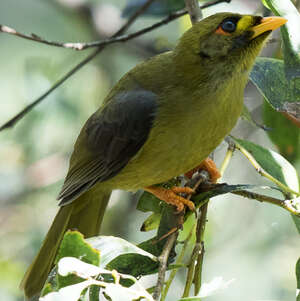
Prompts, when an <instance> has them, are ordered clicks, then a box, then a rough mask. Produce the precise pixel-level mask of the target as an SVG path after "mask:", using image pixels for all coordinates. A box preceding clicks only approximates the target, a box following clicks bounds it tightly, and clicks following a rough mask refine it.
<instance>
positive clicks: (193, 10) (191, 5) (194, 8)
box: [185, 0, 202, 24]
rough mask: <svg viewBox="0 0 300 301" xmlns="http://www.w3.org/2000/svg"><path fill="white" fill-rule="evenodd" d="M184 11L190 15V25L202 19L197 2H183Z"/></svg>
mask: <svg viewBox="0 0 300 301" xmlns="http://www.w3.org/2000/svg"><path fill="white" fill-rule="evenodd" d="M185 6H186V9H187V11H188V13H189V15H190V19H191V23H192V24H195V23H197V22H198V21H199V20H201V19H202V11H201V8H200V7H199V2H198V0H185Z"/></svg>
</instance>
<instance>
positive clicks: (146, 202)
mask: <svg viewBox="0 0 300 301" xmlns="http://www.w3.org/2000/svg"><path fill="white" fill-rule="evenodd" d="M136 209H137V210H140V211H142V212H149V211H150V212H154V213H160V212H161V211H162V209H163V207H162V206H161V200H159V199H158V198H157V197H156V196H155V195H153V194H152V193H150V192H147V191H145V192H144V193H143V194H142V195H141V197H140V198H139V201H138V204H137V206H136Z"/></svg>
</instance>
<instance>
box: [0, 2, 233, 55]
mask: <svg viewBox="0 0 300 301" xmlns="http://www.w3.org/2000/svg"><path fill="white" fill-rule="evenodd" d="M153 1H155V0H149V1H147V2H146V3H145V4H144V5H143V6H142V7H141V8H140V9H138V10H137V12H136V13H135V14H134V15H132V17H131V18H130V19H129V20H128V21H127V22H126V23H125V24H124V25H123V26H122V32H120V31H118V33H116V34H115V35H113V37H111V38H108V39H104V40H99V41H92V42H74V43H73V42H58V41H49V40H47V39H45V38H42V37H41V36H39V35H37V34H35V33H31V34H25V33H21V32H18V31H17V30H15V29H14V28H11V27H9V26H6V25H0V32H3V33H6V34H10V35H14V36H16V37H19V38H22V39H26V40H30V41H33V42H37V43H41V44H46V45H48V46H54V47H61V48H67V49H73V50H77V51H82V50H86V49H88V48H92V47H100V46H107V45H109V44H114V43H117V42H125V41H128V40H130V39H133V38H136V37H138V36H140V35H143V34H145V33H147V32H149V31H152V30H154V29H156V28H158V27H160V26H162V25H166V24H168V23H170V22H171V21H173V20H175V19H178V18H180V17H182V16H184V15H186V14H187V13H188V12H187V10H185V9H182V10H179V11H177V12H174V13H171V14H169V15H168V16H167V17H165V18H164V19H162V20H161V21H159V22H157V23H154V24H153V25H150V26H148V27H145V28H143V29H141V30H138V31H136V32H135V33H132V34H129V35H124V36H120V35H121V34H123V33H124V32H125V31H126V30H127V29H128V27H129V26H130V25H131V24H132V23H133V22H134V21H135V19H136V18H137V17H139V16H140V15H141V14H142V13H143V12H144V11H145V10H146V9H147V8H148V7H149V6H150V4H151V3H152V2H153ZM230 1H231V0H216V1H212V2H209V3H205V4H203V5H202V6H201V9H203V8H207V7H210V6H214V5H217V4H219V3H222V2H227V3H229V2H230ZM199 9H200V8H199Z"/></svg>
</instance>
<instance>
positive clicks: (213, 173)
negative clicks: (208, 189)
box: [184, 158, 221, 183]
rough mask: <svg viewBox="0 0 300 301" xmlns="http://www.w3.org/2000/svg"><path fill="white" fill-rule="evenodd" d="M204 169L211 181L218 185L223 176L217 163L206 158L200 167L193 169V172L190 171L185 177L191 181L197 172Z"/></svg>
mask: <svg viewBox="0 0 300 301" xmlns="http://www.w3.org/2000/svg"><path fill="white" fill-rule="evenodd" d="M203 169H204V170H206V171H207V172H208V173H209V175H210V180H211V181H212V182H213V183H216V182H217V180H218V179H219V178H220V177H221V174H220V172H219V170H218V168H217V166H216V164H215V162H214V161H213V160H212V159H210V158H206V159H205V160H204V161H202V163H201V164H200V165H199V166H197V167H195V168H193V169H192V170H190V171H188V172H187V173H185V174H184V175H185V176H186V177H187V178H189V179H191V178H192V176H193V174H194V173H195V172H197V171H198V170H203Z"/></svg>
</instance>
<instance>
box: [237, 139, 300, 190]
mask: <svg viewBox="0 0 300 301" xmlns="http://www.w3.org/2000/svg"><path fill="white" fill-rule="evenodd" d="M233 143H234V144H235V147H236V149H238V150H239V151H240V152H241V153H242V154H243V155H244V156H245V157H246V158H247V159H248V161H249V162H250V163H251V164H252V166H253V167H254V168H255V169H256V171H257V172H258V173H259V174H260V175H261V176H263V177H265V178H267V179H269V180H270V181H272V182H273V183H275V184H276V185H277V186H278V187H280V188H281V189H283V190H284V191H287V192H290V193H292V194H294V195H296V196H300V193H299V192H296V191H294V190H293V189H291V188H290V187H288V186H287V185H285V184H283V183H281V182H280V181H278V180H277V179H276V178H274V177H273V176H272V175H270V174H269V173H268V172H266V171H265V170H264V169H263V168H262V167H261V166H260V164H259V163H258V162H257V161H256V160H255V158H254V157H253V156H252V155H251V154H250V153H249V152H248V151H247V150H246V149H245V148H244V147H242V146H241V145H240V144H239V143H238V142H236V141H234V142H233Z"/></svg>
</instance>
